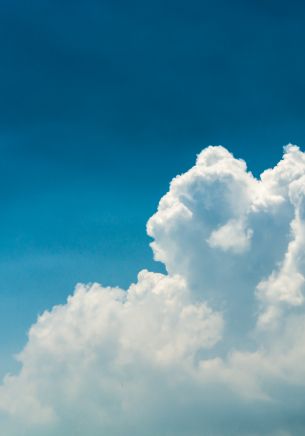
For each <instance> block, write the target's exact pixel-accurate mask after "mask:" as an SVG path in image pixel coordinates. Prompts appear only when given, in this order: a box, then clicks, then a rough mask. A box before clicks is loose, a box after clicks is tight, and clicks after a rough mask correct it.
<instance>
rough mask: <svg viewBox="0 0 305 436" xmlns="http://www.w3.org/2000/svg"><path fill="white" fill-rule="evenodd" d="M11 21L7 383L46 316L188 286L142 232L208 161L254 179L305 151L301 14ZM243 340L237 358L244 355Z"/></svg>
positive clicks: (2, 310)
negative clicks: (172, 191) (78, 294)
mask: <svg viewBox="0 0 305 436" xmlns="http://www.w3.org/2000/svg"><path fill="white" fill-rule="evenodd" d="M0 7H1V13H0V33H1V38H0V53H1V58H0V67H1V68H0V90H1V91H0V95H1V98H0V151H1V157H2V158H1V162H0V165H1V168H0V169H1V170H0V181H1V191H0V192H1V199H2V213H1V218H0V219H1V226H0V232H1V241H2V243H1V244H0V344H1V347H0V375H1V377H3V376H4V375H5V374H6V373H7V372H15V371H17V370H18V368H19V367H20V363H16V362H15V359H14V357H13V356H14V355H15V354H16V353H18V352H19V351H20V350H21V349H23V347H24V345H25V344H26V343H27V334H28V331H29V329H30V327H31V326H32V325H35V322H36V319H37V316H38V315H39V314H41V313H42V312H43V311H44V310H46V309H49V310H51V309H52V307H53V306H54V305H57V304H63V303H64V302H65V301H66V299H67V297H68V295H70V294H72V293H73V289H74V287H75V284H76V283H78V282H81V283H89V282H98V283H101V284H102V285H103V286H120V287H123V288H124V289H127V288H128V287H129V286H130V283H132V282H136V280H137V274H138V272H139V271H140V270H142V269H143V268H147V269H148V270H150V271H155V272H158V273H165V271H166V269H167V270H168V271H171V268H172V271H173V272H174V273H178V274H182V275H183V276H186V277H188V278H187V280H188V281H190V282H191V281H192V280H191V279H190V278H189V276H188V274H187V273H186V272H185V271H184V269H183V268H182V267H180V263H179V267H176V266H175V265H174V264H175V261H171V260H170V261H169V260H168V259H167V257H166V256H165V257H164V256H163V257H162V255H160V256H159V261H154V259H153V251H152V249H151V247H150V246H149V244H150V242H151V241H152V240H156V241H157V242H156V244H157V245H158V243H159V239H160V238H161V239H162V241H163V236H162V237H161V236H159V233H158V235H157V236H156V235H155V233H154V231H153V230H151V232H148V233H149V235H147V232H146V223H147V221H148V220H149V218H150V217H152V216H153V214H154V213H155V212H156V210H157V206H158V203H159V200H160V198H161V197H162V196H163V195H164V194H166V192H168V191H169V183H170V181H171V180H172V179H173V177H175V176H176V175H178V174H182V173H185V172H186V171H188V170H189V169H190V168H191V167H193V165H195V161H196V156H197V154H198V153H200V152H201V150H202V149H205V148H206V147H208V146H209V145H223V146H224V147H226V148H227V149H228V150H229V151H230V152H232V153H233V154H234V156H235V157H237V158H242V159H244V160H245V161H246V162H247V165H248V168H249V169H250V170H251V171H252V172H253V174H254V175H255V176H259V174H260V173H261V172H262V171H264V170H265V169H266V168H272V167H273V166H274V165H276V163H277V162H278V161H280V159H281V158H282V154H283V146H284V145H286V144H288V143H293V144H298V145H299V146H300V148H301V149H304V146H305V125H304V116H305V107H304V96H305V81H304V77H305V57H304V40H305V26H304V19H305V4H304V2H301V1H297V0H294V1H292V2H290V3H289V5H288V3H287V2H284V1H273V0H270V1H269V0H268V1H260V0H256V1H254V0H253V1H252V0H251V1H247V2H245V1H237V0H233V1H230V2H228V1H225V0H215V1H213V2H208V1H194V0H190V1H189V2H182V1H180V0H176V1H173V0H168V1H167V0H163V1H159V0H154V1H150V0H149V1H148V0H146V1H133V0H131V1H128V2H123V1H116V0H112V1H108V0H104V1H93V0H88V1H86V2H81V1H77V0H76V1H73V2H71V1H65V0H61V1H56V0H53V1H45V0H40V1H38V0H33V1H30V2H26V3H25V2H21V1H20V0H10V1H8V0H1V1H0ZM268 189H269V188H268ZM287 213H288V212H287ZM234 219H235V218H234ZM279 221H280V223H282V221H281V220H279ZM238 225H239V229H242V231H243V230H244V227H243V226H244V222H242V220H241V221H240V222H239V224H238ZM279 225H280V224H279ZM283 225H284V224H283ZM254 228H255V226H254ZM232 231H233V230H232V229H231V228H229V229H227V228H226V230H225V232H227V233H225V234H226V235H228V234H229V237H230V238H231V237H232ZM234 231H235V230H234ZM234 231H233V234H234V235H235V233H234ZM228 232H229V233H228ZM214 236H215V235H214ZM192 237H193V236H192ZM211 237H212V236H211ZM219 237H220V238H221V235H220V236H219V235H218V236H215V238H216V239H215V238H214V237H213V238H212V239H211V241H212V242H211V244H212V245H213V244H216V246H217V244H218V245H219V244H221V243H220V242H219ZM227 237H228V236H227ZM249 238H250V236H249ZM250 239H251V238H250ZM215 241H216V242H215ZM162 243H163V242H162ZM247 243H248V242H247V237H246V236H245V238H244V239H243V238H242V239H241V242H240V244H241V245H240V247H244V246H243V244H247ZM283 244H284V242H283ZM161 245H162V244H161ZM245 246H246V245H245ZM231 248H232V247H231ZM239 249H241V248H236V247H235V248H234V249H233V251H234V250H237V251H238V250H239ZM279 250H280V248H279ZM196 253H197V252H196ZM280 253H282V252H281V251H279V254H278V256H279V258H280ZM156 257H157V258H158V256H156ZM273 261H274V259H273ZM270 262H271V260H270ZM173 265H174V266H173ZM181 271H182V273H181ZM170 274H171V272H170ZM193 274H194V277H195V276H196V274H195V272H194V273H193V272H192V277H193ZM248 279H249V277H248ZM245 280H246V279H245ZM249 280H250V279H249ZM253 280H254V278H253ZM193 281H194V282H195V281H196V280H195V279H194V280H193ZM251 283H252V282H251ZM194 286H195V288H196V286H197V287H198V284H195V285H194ZM219 286H220V288H221V285H219ZM263 288H264V286H263ZM215 289H216V288H215ZM196 292H197V291H196ZM215 292H216V291H215ZM261 292H263V291H261ZM216 294H217V292H216ZM219 298H221V297H219ZM248 303H249V302H248V301H246V300H245V302H244V304H245V305H247V304H248ZM232 310H237V309H236V308H235V307H234V308H233V309H232ZM245 314H247V311H245ZM244 318H247V315H245V317H244ZM235 327H236V326H235ZM235 327H234V328H233V327H232V331H231V330H230V329H229V333H228V338H227V341H226V343H227V345H226V346H227V347H228V346H229V345H228V344H231V341H236V343H238V344H240V343H241V342H242V341H243V338H242V337H241V338H238V340H237V339H236V330H238V328H237V327H238V326H237V327H236V328H235ZM232 338H233V339H232ZM220 348H221V346H220ZM225 348H226V347H225ZM190 389H191V388H190ZM0 402H1V401H0ZM160 419H161V418H160ZM161 421H162V419H161ZM54 434H55V433H54ZM92 434H93V433H92ZM142 434H143V433H142ZM194 434H195V433H194Z"/></svg>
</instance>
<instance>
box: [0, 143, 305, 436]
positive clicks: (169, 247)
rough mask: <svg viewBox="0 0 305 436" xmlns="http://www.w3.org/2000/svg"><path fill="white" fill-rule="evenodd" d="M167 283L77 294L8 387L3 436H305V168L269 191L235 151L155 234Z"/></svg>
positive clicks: (290, 167)
mask: <svg viewBox="0 0 305 436" xmlns="http://www.w3.org/2000/svg"><path fill="white" fill-rule="evenodd" d="M147 231H148V234H149V235H150V236H151V237H152V238H153V242H152V243H151V246H152V249H153V252H154V256H155V258H156V259H157V260H159V261H161V262H163V263H164V264H165V266H166V269H167V274H166V275H162V274H156V273H153V272H148V271H142V272H140V273H139V276H138V281H137V283H135V284H132V285H131V286H130V287H129V289H128V290H127V291H125V290H122V289H119V288H104V287H102V286H100V285H98V284H93V285H88V286H85V285H78V286H77V287H76V290H75V292H74V294H73V295H72V296H71V297H69V298H68V301H67V303H66V304H65V305H62V306H56V307H54V308H53V309H52V310H51V311H50V312H45V313H43V314H42V315H41V316H40V317H39V318H38V320H37V322H36V324H34V325H33V326H32V328H31V329H30V332H29V338H28V342H27V344H26V346H25V347H24V349H23V351H22V352H21V353H20V355H19V356H18V359H19V361H20V363H21V370H20V372H19V374H17V375H7V376H6V377H5V379H4V381H3V384H2V386H1V387H0V409H1V417H0V426H1V428H2V429H3V430H2V432H1V433H3V434H6V435H8V436H11V435H18V436H22V435H23V436H33V435H34V436H35V435H50V436H51V435H52V436H53V435H54V436H59V435H67V434H73V435H87V434H90V435H92V436H95V435H101V434H103V435H107V436H108V435H109V436H111V435H123V434H124V435H129V434H130V435H131V434H132V435H160V436H165V435H168V436H171V435H183V436H186V435H190V436H197V435H198V436H199V435H203V434H204V435H210V434H211V435H261V434H265V435H278V436H280V435H302V434H305V365H304V361H305V308H304V286H305V278H304V274H305V155H304V154H303V153H302V152H301V151H300V150H299V148H298V147H296V146H292V145H289V146H287V147H286V148H285V152H284V156H283V159H282V160H281V161H280V162H279V163H278V165H277V166H275V167H274V168H272V169H268V170H266V171H265V172H264V173H262V175H261V177H260V178H259V179H256V178H255V177H253V175H252V174H251V173H250V172H248V171H247V168H246V164H245V162H244V161H242V160H238V159H235V158H234V157H233V156H232V155H231V154H230V153H229V152H228V151H227V150H226V149H225V148H223V147H208V148H207V149H205V150H203V151H202V152H201V153H200V154H199V156H198V157H197V161H196V164H195V166H194V167H193V168H191V169H190V170H189V171H188V172H186V173H185V174H183V175H181V176H178V177H176V178H175V179H174V180H173V181H172V182H171V185H170V189H169V192H168V193H167V194H166V195H165V196H164V197H163V198H162V199H161V201H160V203H159V207H158V211H157V212H156V213H155V214H154V215H153V216H152V217H151V218H150V220H149V221H148V224H147Z"/></svg>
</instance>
